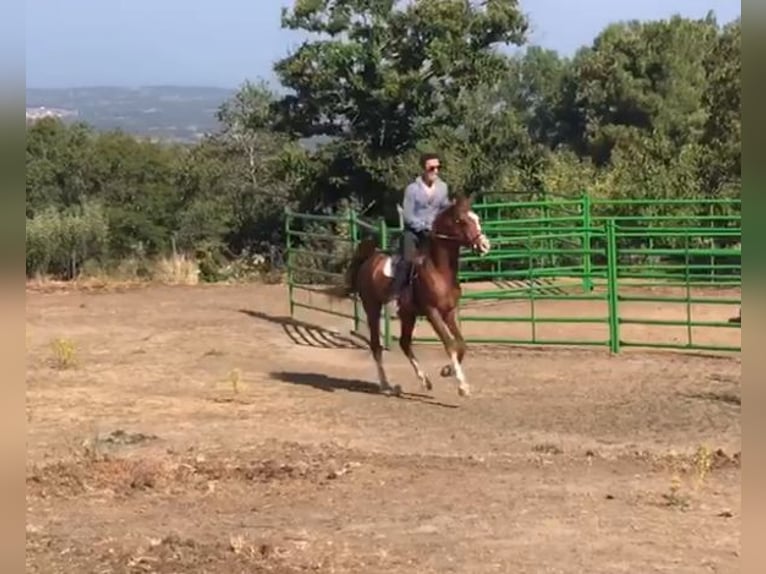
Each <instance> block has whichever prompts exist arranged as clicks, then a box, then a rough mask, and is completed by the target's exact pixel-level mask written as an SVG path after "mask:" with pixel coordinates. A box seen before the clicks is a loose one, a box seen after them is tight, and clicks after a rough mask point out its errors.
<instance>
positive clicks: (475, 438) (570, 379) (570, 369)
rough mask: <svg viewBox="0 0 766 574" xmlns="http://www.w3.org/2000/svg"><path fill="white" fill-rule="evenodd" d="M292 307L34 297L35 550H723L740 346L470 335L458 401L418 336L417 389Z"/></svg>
mask: <svg viewBox="0 0 766 574" xmlns="http://www.w3.org/2000/svg"><path fill="white" fill-rule="evenodd" d="M561 305H562V303H541V307H540V310H541V312H543V313H550V314H553V315H555V314H559V313H560V312H561V309H560V307H561ZM587 305H597V303H592V304H591V303H588V304H587ZM587 305H586V304H582V303H581V304H580V305H579V306H577V307H576V308H577V309H578V310H579V311H581V312H584V313H587V312H595V313H596V314H597V315H598V309H590V310H588V309H587ZM557 306H558V307H559V308H557ZM479 307H481V306H477V311H476V312H479V311H478V309H479ZM481 309H482V310H481V312H482V313H489V312H491V308H490V307H481ZM674 312H675V311H666V310H663V309H662V308H657V309H655V310H654V311H653V313H655V315H656V316H658V317H667V316H668V314H669V313H674ZM735 312H736V309H734V310H731V309H728V308H717V310H716V311H715V312H714V313H717V314H716V315H715V318H716V319H723V320H725V318H727V317H728V316H731V315H732V314H734V313H735ZM711 313H712V312H711ZM300 314H301V316H302V317H303V318H305V321H306V322H305V323H296V322H291V321H289V320H288V319H287V318H286V315H288V309H287V297H286V292H285V288H284V287H281V286H257V285H252V286H231V287H222V286H216V287H203V286H199V287H152V288H142V289H138V290H131V291H127V292H124V293H92V294H85V293H47V294H44V293H28V297H27V355H28V371H27V417H28V421H29V424H28V463H27V507H28V509H27V571H28V572H39V573H46V574H48V573H58V572H61V573H64V572H66V573H67V574H69V573H72V572H78V573H79V572H94V573H96V572H98V573H108V572H120V573H123V572H125V573H127V572H130V573H133V572H136V573H137V572H163V573H170V572H176V573H187V572H210V573H213V572H216V573H220V572H226V573H238V572H277V573H293V572H327V573H329V572H335V573H351V572H354V573H357V572H365V573H367V572H386V573H388V574H397V573H403V572H413V573H431V572H433V573H436V572H438V573H445V572H456V573H457V572H459V573H464V572H465V573H474V572H476V573H479V572H513V573H527V572H528V573H564V572H566V573H570V572H571V573H582V572H589V573H602V572H603V573H606V572H610V573H611V572H630V573H636V572H641V573H651V572H673V573H675V574H677V573H692V572H694V573H697V572H738V571H739V552H740V530H741V525H740V510H741V506H740V493H741V490H740V456H739V452H740V448H741V428H740V396H741V395H740V369H741V365H740V359H739V355H725V356H712V355H710V354H707V355H699V354H698V355H691V354H688V353H678V352H647V351H639V350H633V351H631V352H626V353H624V354H621V355H618V356H610V355H609V354H608V352H607V351H606V349H602V348H595V349H584V350H581V349H568V348H545V349H523V348H518V347H513V348H504V349H503V348H491V347H479V346H476V347H473V348H472V349H471V350H470V351H469V355H468V357H467V359H466V373H467V375H468V377H469V380H470V382H471V384H472V387H473V395H472V396H471V397H470V398H468V399H463V398H460V397H458V396H457V393H456V387H455V383H454V381H453V380H451V379H441V378H439V377H438V371H439V368H440V367H441V366H442V365H443V364H444V358H445V357H444V354H443V352H442V351H441V350H440V349H439V348H437V347H434V346H427V345H422V346H419V348H418V350H417V353H418V356H419V358H420V359H421V362H422V364H423V366H424V368H426V369H427V370H428V371H429V372H430V373H431V374H432V376H433V378H434V382H435V388H434V390H433V392H430V393H424V392H423V391H422V390H421V389H420V388H419V385H418V382H417V380H416V379H415V377H414V375H413V373H412V369H411V367H410V366H409V364H408V363H407V361H406V359H405V358H404V357H403V356H402V355H401V353H399V351H398V349H395V350H393V351H392V352H390V353H387V354H386V357H385V360H386V367H387V370H388V373H389V376H390V378H391V380H392V382H395V383H398V384H401V385H402V387H403V389H404V391H405V393H404V394H403V395H402V396H401V397H386V396H382V395H380V394H377V393H376V375H375V368H374V365H373V363H372V360H371V359H370V356H369V353H368V351H367V350H366V348H365V347H364V343H363V342H362V341H360V340H359V339H358V338H357V337H354V336H350V335H349V334H348V331H349V322H348V321H347V320H344V319H342V318H338V317H331V316H327V315H324V316H323V315H321V314H319V313H312V312H308V311H305V312H303V311H301V312H300ZM504 327H505V328H507V326H504V325H498V326H496V327H492V328H494V329H501V328H504ZM565 327H566V328H567V329H571V328H572V327H567V326H565ZM562 328H563V327H562ZM594 328H601V327H600V326H599V325H596V326H594ZM487 329H488V328H487ZM552 329H553V328H552ZM633 329H634V332H633V334H632V335H630V336H631V337H633V338H636V337H639V338H640V337H647V338H648V339H649V340H656V339H657V338H658V337H661V336H663V335H660V334H658V333H665V332H667V331H659V332H655V331H650V330H647V328H646V327H642V328H639V327H633ZM658 329H662V328H658ZM586 330H587V329H586ZM710 331H711V332H714V333H712V334H711V333H707V334H705V333H702V334H701V335H700V337H709V338H710V337H718V336H719V335H718V333H719V332H726V333H727V334H726V335H724V336H725V337H729V338H731V337H732V336H733V335H732V333H734V334H735V335H736V337H737V340H736V341H735V344H736V343H738V337H739V331H738V330H736V331H735V330H728V329H717V330H713V329H711V330H710ZM419 332H420V333H421V334H430V333H429V332H428V329H427V327H419ZM484 332H486V331H485V328H484V327H482V333H484ZM591 335H594V334H593V333H591ZM548 336H550V337H556V336H558V333H557V332H550V333H546V337H548ZM587 336H588V335H584V338H587ZM595 336H596V337H598V333H596V334H595ZM671 336H672V335H671ZM57 339H58V340H59V345H58V347H57V348H58V351H54V346H53V342H54V341H55V340H57Z"/></svg>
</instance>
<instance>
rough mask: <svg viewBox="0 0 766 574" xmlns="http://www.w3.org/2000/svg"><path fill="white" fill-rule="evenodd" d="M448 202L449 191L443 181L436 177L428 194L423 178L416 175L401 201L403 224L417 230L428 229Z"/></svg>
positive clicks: (447, 205)
mask: <svg viewBox="0 0 766 574" xmlns="http://www.w3.org/2000/svg"><path fill="white" fill-rule="evenodd" d="M449 204H450V201H449V193H448V189H447V184H446V183H445V182H444V181H442V180H441V179H438V178H437V179H436V181H435V182H434V189H433V191H432V192H431V194H430V195H429V194H428V191H427V190H426V184H425V182H424V181H423V178H422V177H420V176H418V177H417V179H415V181H413V182H411V183H410V184H409V185H408V186H407V187H406V189H405V190H404V201H403V202H402V211H403V214H402V218H403V219H404V226H405V227H409V228H410V229H412V230H414V231H417V232H420V231H429V230H430V229H431V226H432V225H433V223H434V219H435V218H436V216H437V215H438V214H439V212H441V211H442V210H443V209H446V208H447V207H449Z"/></svg>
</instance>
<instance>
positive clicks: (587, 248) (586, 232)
mask: <svg viewBox="0 0 766 574" xmlns="http://www.w3.org/2000/svg"><path fill="white" fill-rule="evenodd" d="M581 199H582V203H581V204H580V209H581V210H582V226H583V236H582V243H583V266H582V267H583V269H582V272H583V278H582V287H583V290H585V291H586V292H590V291H593V268H592V261H591V226H592V225H593V221H592V219H591V213H590V210H591V203H590V195H589V194H588V192H587V191H585V192H583V194H582V198H581Z"/></svg>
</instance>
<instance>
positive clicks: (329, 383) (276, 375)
mask: <svg viewBox="0 0 766 574" xmlns="http://www.w3.org/2000/svg"><path fill="white" fill-rule="evenodd" d="M269 376H270V377H271V378H272V379H274V380H277V381H281V382H283V383H290V384H293V385H303V386H308V387H313V388H315V389H318V390H320V391H324V392H327V393H334V392H335V391H338V390H343V391H349V392H352V393H365V394H371V395H379V394H381V391H380V387H379V386H378V385H377V384H375V383H370V382H367V381H361V380H359V379H344V378H340V377H332V376H329V375H322V374H317V373H301V372H296V371H276V372H272V373H269ZM391 397H392V398H397V399H402V400H407V401H417V402H420V403H423V404H426V405H431V406H435V407H443V408H447V409H456V408H458V407H457V405H450V404H447V403H441V402H439V401H436V400H434V399H433V397H430V396H429V395H423V394H420V393H405V392H401V393H400V394H398V395H391Z"/></svg>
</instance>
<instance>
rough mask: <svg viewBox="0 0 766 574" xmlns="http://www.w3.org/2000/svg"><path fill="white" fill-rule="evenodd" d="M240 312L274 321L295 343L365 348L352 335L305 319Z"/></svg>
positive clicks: (247, 311)
mask: <svg viewBox="0 0 766 574" xmlns="http://www.w3.org/2000/svg"><path fill="white" fill-rule="evenodd" d="M239 312H240V313H244V314H245V315H248V316H249V317H253V318H254V319H260V320H262V321H268V322H270V323H275V324H277V325H280V326H281V327H282V330H283V331H284V332H285V334H286V335H287V336H288V337H290V339H291V340H292V341H293V343H295V344H296V345H302V346H308V347H317V348H322V349H366V348H367V347H366V346H365V345H364V343H363V342H362V341H359V340H355V339H353V338H352V337H348V336H346V335H342V334H341V333H338V332H337V331H331V330H329V329H325V328H324V327H320V326H319V325H313V324H311V323H306V322H305V321H299V320H297V319H293V318H292V317H287V316H284V315H269V314H268V313H263V312H262V311H252V310H250V309H240V310H239Z"/></svg>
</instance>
